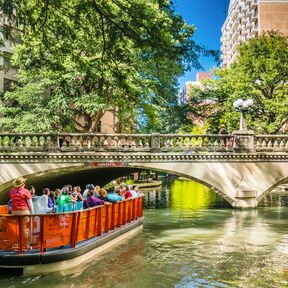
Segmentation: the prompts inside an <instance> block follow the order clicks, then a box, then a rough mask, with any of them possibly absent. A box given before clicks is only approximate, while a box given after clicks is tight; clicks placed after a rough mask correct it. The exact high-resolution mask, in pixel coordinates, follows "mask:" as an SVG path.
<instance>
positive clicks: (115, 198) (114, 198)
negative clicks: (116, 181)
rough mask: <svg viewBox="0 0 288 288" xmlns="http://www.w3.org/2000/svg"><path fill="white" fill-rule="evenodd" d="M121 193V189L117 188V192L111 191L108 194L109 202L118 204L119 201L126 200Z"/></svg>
mask: <svg viewBox="0 0 288 288" xmlns="http://www.w3.org/2000/svg"><path fill="white" fill-rule="evenodd" d="M120 193H121V187H120V186H116V187H115V191H111V192H109V193H108V194H107V200H108V201H109V202H111V203H117V202H119V201H122V200H124V198H123V197H122V196H121V195H119V194H120Z"/></svg>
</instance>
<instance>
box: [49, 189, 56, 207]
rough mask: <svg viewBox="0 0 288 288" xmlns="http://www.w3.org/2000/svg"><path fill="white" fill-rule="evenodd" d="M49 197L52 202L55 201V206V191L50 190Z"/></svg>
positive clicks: (54, 202)
mask: <svg viewBox="0 0 288 288" xmlns="http://www.w3.org/2000/svg"><path fill="white" fill-rule="evenodd" d="M48 197H49V198H51V200H50V201H51V202H52V203H53V207H55V205H56V199H57V198H56V194H55V192H54V191H50V195H49V196H48Z"/></svg>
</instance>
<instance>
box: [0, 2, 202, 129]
mask: <svg viewBox="0 0 288 288" xmlns="http://www.w3.org/2000/svg"><path fill="white" fill-rule="evenodd" d="M0 5H1V8H2V9H1V14H2V15H1V16H2V17H3V19H4V21H3V23H5V24H3V31H5V35H6V37H9V35H11V34H12V33H11V32H12V31H15V30H18V31H20V33H21V37H22V44H21V45H19V46H18V47H17V49H16V55H15V64H16V65H18V67H19V74H18V80H19V83H20V86H19V87H16V88H15V90H14V91H13V92H10V93H6V94H5V96H4V99H3V101H2V105H1V107H0V111H1V112H2V113H4V115H5V117H4V118H1V119H0V124H1V126H2V129H5V130H9V131H11V130H13V131H49V130H60V131H74V130H75V127H76V128H77V129H78V130H79V131H82V132H95V131H96V127H97V125H98V123H99V121H100V119H101V117H102V116H103V114H104V112H105V111H114V112H115V113H116V114H117V115H118V119H119V121H120V123H118V125H117V127H118V131H117V132H122V131H125V129H126V130H127V129H128V130H131V129H134V128H133V127H132V126H133V125H132V126H131V121H127V117H128V119H130V120H131V119H133V120H135V117H136V116H135V115H136V113H135V111H141V109H142V111H145V107H147V105H149V104H154V105H157V106H158V107H159V106H161V104H162V102H165V103H166V102H167V103H170V102H171V100H173V101H174V102H175V99H176V85H177V78H178V77H179V76H180V75H181V74H182V73H183V71H184V70H185V69H189V67H191V65H193V66H197V65H198V66H199V65H200V64H199V62H198V55H199V53H201V52H202V51H203V49H202V48H201V47H200V46H198V45H196V43H194V41H193V40H192V39H191V37H192V35H193V33H194V30H195V29H194V27H193V26H189V25H186V23H185V21H184V20H183V19H182V18H181V17H180V16H179V15H177V14H176V13H175V11H174V8H173V3H172V2H171V3H170V2H169V1H166V0H134V1H132V0H125V1H124V0H107V1H100V0H74V1H72V0H62V1H59V0H49V1H48V0H46V1H37V0H28V1H27V0H2V1H1V0H0ZM167 95H169V97H170V98H169V97H168V98H167ZM156 111H157V109H156V110H155V111H153V113H154V117H157V116H158V115H156V114H155V112H156ZM129 115H130V116H129ZM127 124H128V128H127ZM125 126H126V128H125Z"/></svg>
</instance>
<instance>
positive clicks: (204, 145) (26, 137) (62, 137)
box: [0, 133, 288, 153]
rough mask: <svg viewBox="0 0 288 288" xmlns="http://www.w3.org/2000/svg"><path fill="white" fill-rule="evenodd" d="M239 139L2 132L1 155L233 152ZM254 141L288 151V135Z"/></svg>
mask: <svg viewBox="0 0 288 288" xmlns="http://www.w3.org/2000/svg"><path fill="white" fill-rule="evenodd" d="M237 137H239V136H236V135H233V134H229V135H228V134H227V135H218V134H214V135H213V134H201V135H200V134H199V135H197V134H100V133H83V134H82V133H0V153H1V152H113V151H114V152H152V153H153V152H158V153H161V152H183V153H189V152H199V151H200V152H201V151H203V152H233V151H236V150H234V148H235V145H234V144H235V141H237V139H238V138H237ZM244 138H245V137H244V136H243V139H244ZM244 140H245V139H244ZM252 140H253V142H254V144H252V147H254V151H255V152H261V151H267V152H288V135H255V136H253V137H252ZM251 152H253V151H251Z"/></svg>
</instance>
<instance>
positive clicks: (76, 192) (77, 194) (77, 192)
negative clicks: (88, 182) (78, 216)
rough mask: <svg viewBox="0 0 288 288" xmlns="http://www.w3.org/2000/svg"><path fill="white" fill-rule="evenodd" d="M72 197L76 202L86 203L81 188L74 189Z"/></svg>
mask: <svg viewBox="0 0 288 288" xmlns="http://www.w3.org/2000/svg"><path fill="white" fill-rule="evenodd" d="M72 196H73V197H74V198H75V199H76V201H84V198H83V196H82V194H81V187H80V186H76V187H73V192H72Z"/></svg>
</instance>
